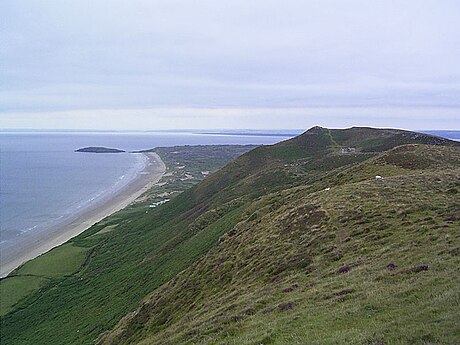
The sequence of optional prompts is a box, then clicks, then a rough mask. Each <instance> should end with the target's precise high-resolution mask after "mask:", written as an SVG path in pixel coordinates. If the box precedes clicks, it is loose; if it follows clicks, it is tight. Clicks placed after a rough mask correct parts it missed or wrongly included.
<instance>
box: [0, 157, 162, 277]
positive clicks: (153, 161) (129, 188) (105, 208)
mask: <svg viewBox="0 0 460 345" xmlns="http://www.w3.org/2000/svg"><path fill="white" fill-rule="evenodd" d="M143 154H144V155H145V156H146V157H147V158H148V160H147V163H146V165H145V167H144V169H142V170H141V171H139V173H138V174H137V175H136V176H135V177H134V178H133V179H132V180H131V181H130V182H129V183H127V184H126V185H125V186H123V187H122V188H121V189H120V190H118V191H116V192H115V193H114V194H113V195H111V196H110V198H108V199H104V200H100V201H96V202H94V204H93V205H90V206H89V207H88V208H86V209H85V210H83V211H81V212H77V213H76V214H75V215H73V216H71V217H69V218H67V219H66V220H64V221H63V222H62V223H60V224H58V225H55V226H53V227H51V228H50V229H47V231H46V232H43V234H41V235H40V238H37V239H34V241H32V242H30V243H24V244H23V245H21V247H20V248H18V250H17V255H15V256H14V257H11V258H3V259H2V264H1V267H0V277H1V278H4V277H6V276H7V275H8V274H10V273H11V272H12V271H14V270H15V269H16V268H18V267H19V266H21V265H22V264H24V263H25V262H27V261H29V260H32V259H34V258H36V257H37V256H40V255H41V254H44V253H46V252H48V251H49V250H51V249H53V248H55V247H57V246H60V245H61V244H64V243H65V242H67V241H69V240H70V239H72V238H73V237H75V236H77V235H79V234H81V233H82V232H84V231H85V230H87V229H89V228H90V227H91V226H93V225H94V224H96V223H98V222H99V221H101V220H102V219H104V218H106V217H107V216H109V215H111V214H113V213H115V212H117V211H119V210H121V209H123V208H125V207H126V206H128V205H129V204H131V203H132V202H133V201H135V200H136V199H137V198H139V197H140V196H141V195H142V194H143V193H144V192H146V191H147V190H149V189H150V188H151V187H152V186H153V185H154V184H155V183H157V182H158V181H159V180H160V179H161V177H162V176H163V174H164V173H165V170H166V166H165V164H164V162H163V161H162V159H161V158H160V156H159V155H158V154H156V153H154V152H149V153H143Z"/></svg>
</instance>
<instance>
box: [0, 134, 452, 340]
mask: <svg viewBox="0 0 460 345" xmlns="http://www.w3.org/2000/svg"><path fill="white" fill-rule="evenodd" d="M459 146H460V144H459V143H457V142H453V141H449V140H446V139H442V138H437V137H433V136H429V135H424V134H419V133H413V132H407V131H399V130H392V129H389V130H377V129H371V128H351V129H346V130H329V129H325V128H320V127H314V128H312V129H310V130H309V131H307V132H305V133H304V134H302V135H300V136H298V137H296V138H294V139H291V140H288V141H285V142H282V143H280V144H277V145H273V146H266V147H259V148H256V149H254V150H252V151H250V152H248V153H246V154H244V155H242V156H240V157H239V158H237V159H236V160H234V161H232V162H230V163H229V164H227V165H226V166H225V167H224V168H222V169H221V170H219V171H217V172H216V173H214V174H212V175H210V176H209V177H207V178H205V179H204V180H203V181H202V182H200V183H199V184H197V185H195V186H194V187H192V188H190V189H188V190H186V191H184V192H183V193H180V194H178V195H177V196H175V197H174V198H173V199H172V200H171V201H170V202H168V203H166V204H164V205H162V206H161V207H158V208H156V209H154V210H153V211H151V212H149V213H148V214H145V212H144V209H142V208H139V209H131V210H130V209H127V210H125V211H123V212H121V213H119V214H117V215H116V216H115V217H112V218H110V219H109V220H107V221H106V222H104V223H103V224H100V225H98V226H96V227H94V229H91V230H89V231H87V232H86V233H84V234H82V235H81V236H79V237H77V238H76V239H75V240H73V241H72V243H71V244H72V245H73V246H78V247H79V248H87V250H88V252H87V256H86V261H85V263H84V264H83V265H82V266H81V267H80V268H79V270H78V271H77V272H76V273H72V274H71V275H69V276H67V277H66V278H65V279H62V278H60V280H59V281H58V282H56V281H53V282H54V285H47V288H46V289H44V290H42V291H40V292H39V293H36V294H33V295H30V296H29V297H28V298H26V299H23V300H21V302H19V303H18V304H17V305H15V308H14V309H13V311H11V312H9V313H8V314H6V315H5V316H4V317H3V318H2V339H5V340H6V341H7V343H11V344H28V343H30V344H32V343H33V344H46V343H50V342H52V343H66V344H72V343H74V344H90V343H92V342H93V341H94V340H95V339H96V338H97V336H98V335H99V334H101V333H102V332H104V333H103V334H102V335H101V336H100V337H99V339H98V342H99V343H100V344H131V343H141V344H305V343H308V344H345V343H350V344H382V343H384V344H406V343H416V344H433V343H440V344H456V343H458V342H459V340H460V329H459V327H458V325H457V324H458V322H456V321H457V320H458V319H459V317H460V314H459V308H458V307H459V306H458V301H459V299H460V289H459V284H458V283H459V279H458V277H459V276H458V265H459V263H460V260H459V253H460V238H459V237H460V231H459V230H460V224H459V220H460V217H458V214H460V202H459V194H458V193H459V191H460V182H459V180H460V148H459ZM377 175H379V176H382V177H383V178H378V179H377V178H376V176H377ZM115 224H116V226H115V227H114V228H111V230H110V231H107V232H105V233H103V234H102V235H98V232H100V231H101V230H103V229H106V228H107V226H113V225H115ZM94 236H96V237H97V236H104V237H103V240H100V239H99V237H97V238H98V240H96V239H95V238H94ZM79 255H81V254H80V253H79ZM126 314H127V315H126ZM124 315H125V316H124ZM122 316H124V317H123V318H122ZM120 319H121V321H119V320H120ZM114 326H115V327H114ZM112 327H114V328H113V329H112V330H111V331H108V330H109V329H110V328H112Z"/></svg>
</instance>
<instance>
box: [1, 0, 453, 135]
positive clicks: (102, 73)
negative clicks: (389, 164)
mask: <svg viewBox="0 0 460 345" xmlns="http://www.w3.org/2000/svg"><path fill="white" fill-rule="evenodd" d="M0 16H1V17H0V30H1V31H0V34H1V37H0V45H1V49H0V68H1V70H0V128H78V129H90V128H94V129H174V128H178V129H179V128H308V127H310V126H312V125H323V126H329V127H344V126H352V125H370V126H380V127H382V126H383V127H399V128H409V129H460V1H458V0H450V1H449V0H433V1H429V0H400V1H391V0H382V1H380V0H363V1H357V0H347V1H345V0H336V1H332V0H329V1H328V0H318V1H311V0H276V1H275V0H231V1H230V0H229V1H227V0H220V1H219V0H156V1H155V0H150V1H147V0H145V1H144V0H130V1H126V0H123V1H118V0H111V1H109V0H105V1H104V0H88V1H87V0H74V1H70V0H69V1H66V0H58V1H52V0H46V1H43V0H38V1H34V0H2V1H1V2H0Z"/></svg>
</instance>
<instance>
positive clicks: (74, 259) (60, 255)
mask: <svg viewBox="0 0 460 345" xmlns="http://www.w3.org/2000/svg"><path fill="white" fill-rule="evenodd" d="M87 251H88V249H87V248H81V247H76V246H74V245H73V244H71V243H69V244H65V245H62V246H59V247H57V248H54V249H52V250H51V251H49V252H48V253H47V254H46V255H41V256H39V257H38V258H36V259H35V260H31V261H29V262H27V263H26V264H24V265H23V266H21V267H20V268H19V269H17V270H16V271H14V272H13V275H19V276H26V275H35V276H41V277H49V278H53V277H61V276H66V275H70V274H72V273H75V272H76V271H77V270H78V269H79V268H80V266H81V265H82V264H83V262H84V261H85V257H86V253H87Z"/></svg>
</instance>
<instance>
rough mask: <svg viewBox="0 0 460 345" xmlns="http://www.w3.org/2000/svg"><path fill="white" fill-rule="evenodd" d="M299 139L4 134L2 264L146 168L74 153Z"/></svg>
mask: <svg viewBox="0 0 460 345" xmlns="http://www.w3.org/2000/svg"><path fill="white" fill-rule="evenodd" d="M295 134H296V133H287V132H285V133H256V132H255V133H247V132H238V133H236V132H235V133H223V134H222V133H220V134H219V133H217V134H216V133H194V132H134V133H123V132H113V133H108V132H54V131H53V132H46V131H41V132H35V131H30V132H0V259H1V257H3V255H2V253H9V252H11V251H12V250H13V249H14V248H15V247H16V246H18V245H19V244H20V243H21V242H22V241H27V240H28V239H30V238H32V237H33V238H36V237H37V236H38V237H39V236H40V234H41V233H42V232H43V231H46V230H47V229H49V228H52V227H55V226H57V225H59V224H60V223H61V222H65V221H66V218H68V217H71V215H72V214H74V213H75V212H76V211H82V210H83V209H84V208H87V207H91V205H92V204H93V203H97V202H98V201H99V200H101V199H102V198H104V197H107V196H108V195H110V194H111V193H114V192H116V191H117V190H118V189H120V188H122V187H123V186H124V185H126V184H127V183H129V182H130V181H131V180H132V179H133V178H134V177H135V176H136V175H137V174H138V173H139V172H140V171H142V170H143V168H144V165H145V163H146V162H145V156H143V155H132V154H124V153H120V154H94V153H93V154H92V153H76V152H74V151H75V149H78V148H82V147H88V146H104V147H110V148H117V149H122V150H125V151H128V152H129V151H135V150H144V149H150V148H154V147H170V146H177V145H211V144H214V145H217V144H256V145H268V144H274V143H277V142H279V141H282V140H285V139H288V138H289V137H291V136H293V135H295ZM5 255H6V254H5Z"/></svg>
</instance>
